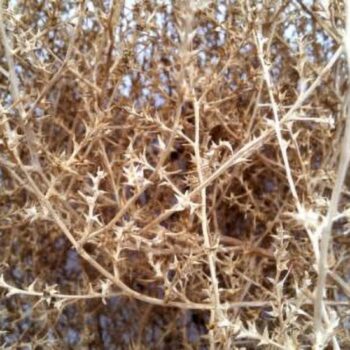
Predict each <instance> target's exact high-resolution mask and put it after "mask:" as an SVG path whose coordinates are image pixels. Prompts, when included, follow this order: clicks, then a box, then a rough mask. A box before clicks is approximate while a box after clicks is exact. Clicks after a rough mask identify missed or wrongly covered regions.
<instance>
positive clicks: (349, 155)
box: [314, 0, 350, 346]
mask: <svg viewBox="0 0 350 350" xmlns="http://www.w3.org/2000/svg"><path fill="white" fill-rule="evenodd" d="M345 15H346V30H345V35H344V41H345V42H344V46H345V51H346V56H347V63H348V71H349V72H350V0H346V13H345ZM344 103H345V106H344V111H345V113H346V122H345V133H344V136H343V141H342V146H341V151H340V159H339V165H338V171H337V176H336V181H335V184H334V188H333V192H332V197H331V201H330V204H329V208H328V213H327V216H326V219H325V222H324V225H323V229H322V232H321V251H320V259H319V263H318V280H317V287H316V297H315V303H314V328H315V335H316V343H317V346H320V345H321V344H320V339H321V338H322V333H324V331H325V330H324V329H323V325H322V313H323V312H322V310H324V308H325V305H324V302H323V297H324V294H325V289H326V277H327V270H328V267H327V260H328V249H329V244H330V240H331V234H332V222H333V218H334V217H335V215H336V214H337V210H338V203H339V200H340V196H341V190H342V186H343V183H344V180H345V176H346V172H347V169H348V166H349V160H350V108H349V93H348V95H347V96H345V99H344Z"/></svg>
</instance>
